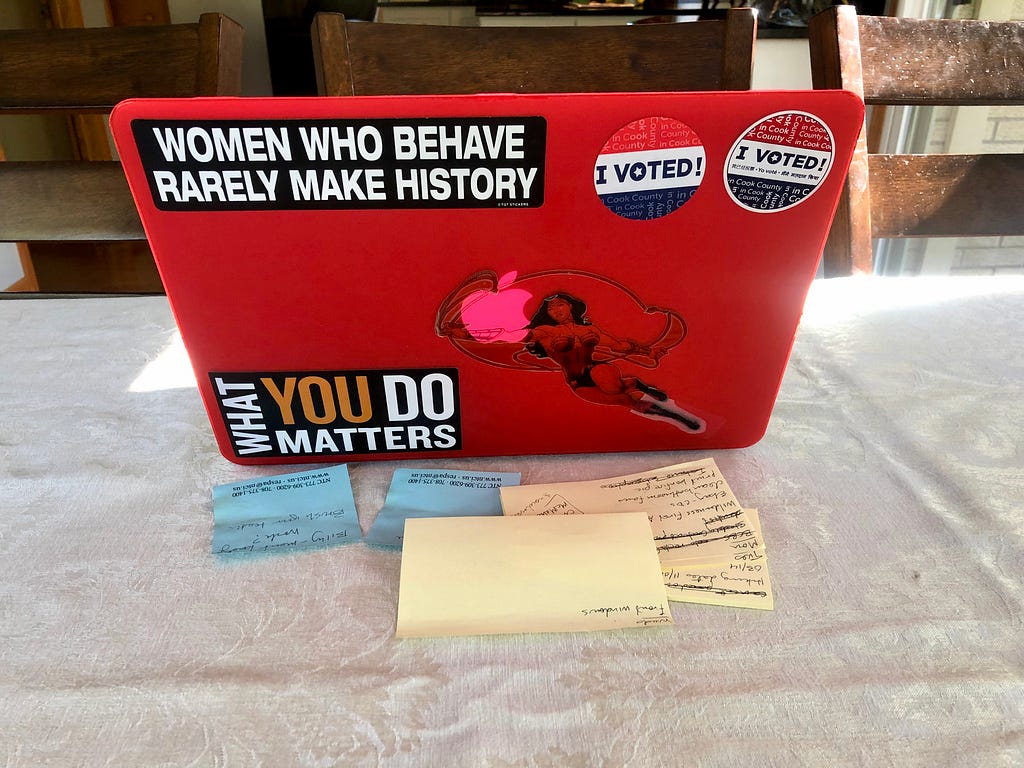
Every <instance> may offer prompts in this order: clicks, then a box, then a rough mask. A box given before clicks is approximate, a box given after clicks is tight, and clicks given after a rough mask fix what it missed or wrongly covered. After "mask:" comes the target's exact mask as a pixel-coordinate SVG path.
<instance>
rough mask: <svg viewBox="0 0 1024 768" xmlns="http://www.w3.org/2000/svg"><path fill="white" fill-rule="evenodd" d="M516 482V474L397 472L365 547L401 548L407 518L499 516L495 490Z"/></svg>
mask: <svg viewBox="0 0 1024 768" xmlns="http://www.w3.org/2000/svg"><path fill="white" fill-rule="evenodd" d="M519 478H520V474H519V473H518V472H462V471H458V470H429V469H396V470H395V473H394V475H393V476H392V478H391V487H390V488H389V489H388V495H387V498H386V499H385V500H384V506H383V507H382V508H381V510H380V512H379V513H378V514H377V519H376V520H374V521H373V525H372V526H371V527H370V530H369V531H368V532H367V534H366V543H367V544H374V545H377V546H381V547H392V548H394V547H398V548H401V546H402V537H403V535H404V529H405V521H406V520H407V519H409V518H420V517H456V516H464V515H476V516H483V515H500V514H501V498H500V497H499V496H498V489H499V488H501V487H502V486H506V485H518V484H519Z"/></svg>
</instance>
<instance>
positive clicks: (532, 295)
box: [435, 270, 707, 434]
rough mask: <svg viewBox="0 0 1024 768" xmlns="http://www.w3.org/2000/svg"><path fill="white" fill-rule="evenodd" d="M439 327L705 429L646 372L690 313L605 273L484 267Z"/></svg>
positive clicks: (461, 344) (450, 301) (520, 364)
mask: <svg viewBox="0 0 1024 768" xmlns="http://www.w3.org/2000/svg"><path fill="white" fill-rule="evenodd" d="M592 308H593V314H592ZM598 318H612V319H613V320H611V321H610V322H606V321H605V320H603V319H602V320H599V319H598ZM435 330H436V332H437V334H438V335H439V336H441V337H444V338H447V339H448V340H449V341H450V342H451V343H452V344H453V345H454V346H455V347H456V348H458V349H459V350H460V351H461V352H463V353H464V354H466V355H468V356H469V357H472V358H473V359H475V360H477V361H480V362H483V363H486V364H488V365H493V366H498V367H502V368H508V369H513V370H518V371H534V372H548V373H552V374H560V375H561V376H562V378H563V379H564V380H565V384H566V386H567V387H568V389H569V391H570V392H571V393H572V394H573V395H575V396H576V397H578V398H580V399H582V400H585V401H587V402H588V403H593V404H596V405H606V406H615V407H620V408H627V409H629V410H630V411H632V412H633V413H635V414H637V415H639V416H643V417H645V418H648V419H653V420H657V421H662V422H666V423H668V424H671V425H672V426H673V427H675V428H677V429H680V430H682V431H684V432H687V433H691V434H698V433H701V432H704V431H705V429H706V428H707V424H706V422H705V420H704V419H703V418H701V416H699V415H698V414H696V413H694V412H692V411H691V410H689V408H688V407H683V406H681V405H680V404H679V403H677V402H676V401H675V400H674V399H673V398H672V396H671V393H670V392H668V391H666V389H665V388H663V387H662V385H660V384H659V383H658V382H657V381H656V379H653V378H648V377H647V374H648V373H650V372H653V371H654V370H655V369H657V368H658V365H659V361H660V360H662V358H664V357H665V356H666V355H669V354H671V353H672V351H673V350H674V349H675V348H676V347H677V346H678V345H679V344H680V343H681V342H682V341H683V339H684V338H685V337H686V323H685V322H684V321H683V318H682V316H680V314H679V313H678V312H676V311H675V310H672V309H663V308H660V307H650V306H647V305H646V304H644V303H643V302H642V301H641V300H640V298H639V297H638V296H636V295H635V294H634V293H633V292H632V291H630V290H629V289H628V288H626V287H625V286H623V285H621V284H619V283H617V282H615V281H613V280H609V279H607V278H605V277H602V276H600V275H595V274H591V273H586V272H578V271H571V270H570V271H549V272H537V273H534V274H529V275H522V276H520V275H518V274H517V273H516V272H507V273H506V274H503V275H501V276H499V275H498V274H497V273H495V272H492V271H481V272H477V273H475V274H473V275H470V276H469V277H468V278H467V279H466V280H465V281H464V282H463V283H462V284H461V285H459V286H458V287H457V288H455V290H453V291H452V292H451V293H450V294H449V295H448V296H447V297H446V298H445V299H444V301H443V302H442V304H441V306H440V308H439V310H438V313H437V319H436V325H435Z"/></svg>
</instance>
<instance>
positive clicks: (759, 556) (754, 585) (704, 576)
mask: <svg viewBox="0 0 1024 768" xmlns="http://www.w3.org/2000/svg"><path fill="white" fill-rule="evenodd" d="M744 511H745V512H746V513H747V516H748V517H749V519H750V522H751V525H752V527H753V528H754V530H755V531H756V533H757V540H758V541H760V540H761V520H760V517H759V516H758V513H757V510H756V509H747V510H744ZM662 576H663V577H664V579H665V589H666V590H667V591H668V598H669V600H678V601H680V602H684V603H702V604H704V605H725V606H729V607H732V608H760V609H762V610H765V611H771V610H773V609H774V608H775V600H774V598H773V597H772V582H771V579H769V577H768V558H767V557H765V553H764V547H763V546H762V547H761V548H760V550H753V549H740V550H738V551H736V552H735V553H734V555H733V556H732V557H731V558H730V559H729V560H727V561H724V562H721V563H718V564H713V565H704V564H692V563H690V564H679V565H663V566H662Z"/></svg>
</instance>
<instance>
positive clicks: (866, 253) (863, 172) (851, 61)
mask: <svg viewBox="0 0 1024 768" xmlns="http://www.w3.org/2000/svg"><path fill="white" fill-rule="evenodd" d="M857 24H858V23H857V9H856V8H855V7H854V6H852V5H838V6H833V7H832V8H829V9H828V10H825V11H822V12H821V13H819V14H817V15H816V16H815V17H814V18H812V19H811V22H810V25H809V29H808V36H809V43H810V54H811V73H812V76H813V85H814V87H815V88H819V89H825V88H842V89H845V90H847V91H851V92H853V93H855V94H857V96H859V97H860V98H861V99H863V98H864V73H863V70H862V68H861V61H860V32H859V30H858V26H857ZM822 260H823V262H824V273H825V277H842V276H844V275H851V274H854V273H857V272H866V273H869V274H870V273H871V271H872V248H871V193H870V191H869V190H868V147H867V132H866V130H865V128H864V126H861V130H860V135H859V136H858V138H857V146H856V148H855V149H854V152H853V160H852V161H851V163H850V170H849V172H848V173H847V176H846V183H845V184H844V185H843V191H842V194H841V195H840V197H839V206H838V208H837V209H836V215H835V218H834V219H833V221H832V227H831V228H830V229H829V233H828V239H827V240H826V242H825V250H824V253H823V255H822Z"/></svg>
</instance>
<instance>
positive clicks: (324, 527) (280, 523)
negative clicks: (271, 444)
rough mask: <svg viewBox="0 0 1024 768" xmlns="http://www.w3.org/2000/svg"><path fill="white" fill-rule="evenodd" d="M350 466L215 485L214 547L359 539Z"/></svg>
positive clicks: (282, 547) (231, 551)
mask: <svg viewBox="0 0 1024 768" xmlns="http://www.w3.org/2000/svg"><path fill="white" fill-rule="evenodd" d="M360 536H361V533H360V530H359V519H358V517H357V516H356V505H355V501H354V500H353V498H352V485H351V483H350V481H349V476H348V467H347V466H346V465H344V464H343V465H341V466H336V467H328V468H327V469H316V470H312V471H309V472H295V473H292V474H288V475H274V476H271V477H262V478H257V479H252V480H246V481H243V482H240V483H231V484H229V485H218V486H215V487H214V489H213V552H214V554H218V555H233V556H248V555H257V554H268V553H271V552H277V553H279V552H287V551H290V550H305V549H312V548H319V547H329V546H335V545H338V544H348V543H350V542H353V541H358V540H359V538H360Z"/></svg>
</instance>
